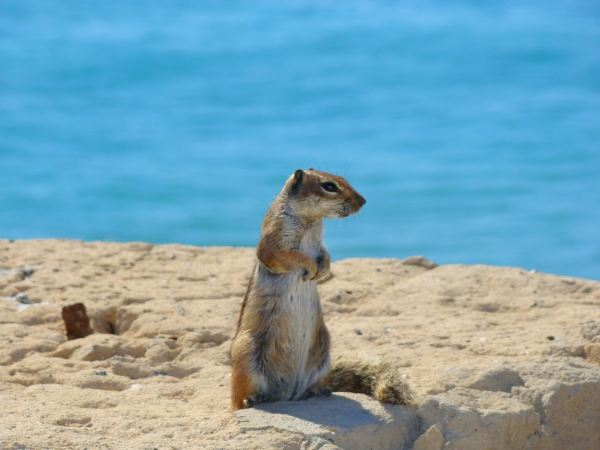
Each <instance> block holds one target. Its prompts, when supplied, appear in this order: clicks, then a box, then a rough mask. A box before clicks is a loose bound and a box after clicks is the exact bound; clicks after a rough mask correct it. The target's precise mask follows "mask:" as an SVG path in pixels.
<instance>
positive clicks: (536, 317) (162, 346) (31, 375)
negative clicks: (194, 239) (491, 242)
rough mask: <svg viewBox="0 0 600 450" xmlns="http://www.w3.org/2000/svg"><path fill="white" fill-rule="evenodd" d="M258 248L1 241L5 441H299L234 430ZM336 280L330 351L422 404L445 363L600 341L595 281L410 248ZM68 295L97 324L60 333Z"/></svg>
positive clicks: (346, 264)
mask: <svg viewBox="0 0 600 450" xmlns="http://www.w3.org/2000/svg"><path fill="white" fill-rule="evenodd" d="M253 253H254V251H253V249H248V248H225V247H219V248H217V247H207V248H199V247H192V246H182V245H160V246H152V245H150V244H145V243H127V244H114V243H100V242H92V243H84V242H80V241H69V240H33V241H16V242H12V241H7V240H0V399H1V401H0V405H1V411H0V449H4V448H6V449H26V448H31V449H42V448H49V449H59V448H60V449H62V448H77V449H84V448H87V449H93V448H110V449H138V448H139V449H146V448H147V449H155V448H157V449H161V450H162V449H167V448H174V449H186V448H208V449H217V448H239V449H249V448H289V449H299V448H300V446H301V445H302V436H300V435H298V434H294V433H284V432H280V431H276V430H258V431H252V432H241V431H240V429H239V427H238V426H237V423H236V421H235V419H234V418H233V416H232V415H231V412H230V411H229V379H230V366H229V362H228V350H229V346H230V342H231V341H230V339H231V337H232V336H233V333H234V331H235V325H236V322H237V317H238V313H239V308H240V305H241V301H242V298H243V295H244V293H245V289H246V285H247V282H248V279H249V275H250V272H251V270H252V267H253V264H254V262H253V258H254V256H253ZM333 256H334V257H335V255H333ZM332 274H333V277H332V278H331V279H329V280H327V281H326V282H324V283H321V284H320V286H319V289H320V293H321V299H322V302H323V307H324V311H325V315H326V321H327V326H328V327H329V330H330V333H331V336H332V342H333V354H334V355H338V354H345V353H351V354H353V355H355V354H362V355H368V356H377V357H380V358H383V359H386V360H389V361H393V362H394V363H396V364H398V365H399V366H400V367H401V370H402V371H403V373H404V374H405V376H406V377H407V379H408V380H409V382H410V383H411V384H412V385H413V387H414V388H415V390H416V392H417V393H418V394H419V396H420V397H421V398H423V397H424V396H426V395H427V394H435V393H439V392H444V391H446V390H448V389H451V388H452V387H453V386H452V385H451V383H449V381H448V380H449V377H448V376H447V375H446V374H447V373H448V370H449V369H450V370H453V369H455V368H456V367H468V368H476V369H483V368H486V367H490V366H493V365H494V364H501V363H503V362H515V361H519V362H521V361H545V360H553V359H561V358H562V359H564V358H572V359H573V360H574V361H576V360H580V361H583V360H584V358H585V357H586V352H585V350H584V345H585V344H589V343H590V342H593V341H594V340H596V341H600V339H598V336H600V335H599V334H596V331H595V330H596V328H595V327H597V326H598V324H599V323H600V283H599V282H596V281H591V280H583V279H576V278H570V277H561V276H555V275H548V274H542V273H536V272H528V271H525V270H522V269H518V268H508V267H489V266H482V265H477V266H463V265H447V266H438V267H435V268H431V266H430V265H429V264H427V262H426V261H425V262H424V261H423V260H420V259H418V258H416V259H409V260H405V261H404V262H403V261H399V260H394V259H348V260H343V261H339V262H336V263H334V264H332ZM77 302H83V303H84V304H85V305H86V307H87V310H88V315H89V316H90V318H91V323H92V327H93V328H94V330H95V333H94V334H92V335H90V336H88V337H86V338H84V339H78V340H73V341H67V340H66V337H65V330H64V325H63V321H62V318H61V308H62V307H63V306H65V305H70V304H73V303H77ZM111 332H113V333H114V334H111ZM598 333H600V328H598ZM588 348H589V347H588ZM588 358H589V355H588Z"/></svg>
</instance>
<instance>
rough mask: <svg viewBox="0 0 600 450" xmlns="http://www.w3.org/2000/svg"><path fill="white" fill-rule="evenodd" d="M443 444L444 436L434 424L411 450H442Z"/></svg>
mask: <svg viewBox="0 0 600 450" xmlns="http://www.w3.org/2000/svg"><path fill="white" fill-rule="evenodd" d="M444 442H445V440H444V435H443V434H442V432H441V430H440V427H439V425H438V424H435V425H432V426H431V427H429V429H428V430H427V431H426V432H425V433H424V434H422V435H421V436H419V438H418V439H417V440H416V441H415V443H414V445H413V450H442V446H443V445H444Z"/></svg>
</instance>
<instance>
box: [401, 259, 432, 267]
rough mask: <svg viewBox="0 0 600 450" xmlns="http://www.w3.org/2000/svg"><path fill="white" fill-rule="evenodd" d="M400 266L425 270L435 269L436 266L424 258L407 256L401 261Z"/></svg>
mask: <svg viewBox="0 0 600 450" xmlns="http://www.w3.org/2000/svg"><path fill="white" fill-rule="evenodd" d="M402 264H406V265H407V266H418V267H423V268H425V269H435V268H436V267H437V266H438V264H436V263H434V262H433V261H429V260H428V259H427V258H425V257H424V256H409V257H408V258H406V259H403V260H402Z"/></svg>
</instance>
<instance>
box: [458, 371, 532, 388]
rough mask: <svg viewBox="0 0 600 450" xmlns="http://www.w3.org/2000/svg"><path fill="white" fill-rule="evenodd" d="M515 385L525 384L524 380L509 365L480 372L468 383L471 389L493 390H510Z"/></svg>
mask: <svg viewBox="0 0 600 450" xmlns="http://www.w3.org/2000/svg"><path fill="white" fill-rule="evenodd" d="M514 386H523V380H522V379H521V377H520V376H519V374H518V373H517V372H516V371H514V370H513V369H510V368H508V367H494V368H491V369H488V370H484V371H482V372H479V373H478V374H476V375H475V376H474V377H472V378H471V379H470V380H468V382H467V385H466V387H468V388H471V389H477V390H480V391H493V392H510V391H511V389H512V388H513V387H514Z"/></svg>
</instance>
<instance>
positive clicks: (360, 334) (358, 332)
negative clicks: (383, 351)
mask: <svg viewBox="0 0 600 450" xmlns="http://www.w3.org/2000/svg"><path fill="white" fill-rule="evenodd" d="M354 332H355V333H356V334H358V335H359V336H362V334H363V332H362V331H360V330H359V329H358V328H355V329H354Z"/></svg>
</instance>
